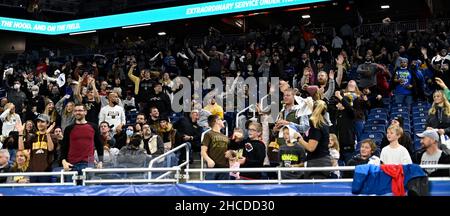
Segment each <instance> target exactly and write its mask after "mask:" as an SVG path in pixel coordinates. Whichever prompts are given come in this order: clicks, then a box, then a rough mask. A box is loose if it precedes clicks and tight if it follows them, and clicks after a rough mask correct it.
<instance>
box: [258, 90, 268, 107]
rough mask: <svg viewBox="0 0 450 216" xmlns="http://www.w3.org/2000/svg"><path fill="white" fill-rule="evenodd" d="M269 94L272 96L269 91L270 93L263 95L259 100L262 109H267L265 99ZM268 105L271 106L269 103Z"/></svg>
mask: <svg viewBox="0 0 450 216" xmlns="http://www.w3.org/2000/svg"><path fill="white" fill-rule="evenodd" d="M269 96H270V93H269V94H266V95H265V96H264V97H262V98H261V99H260V100H259V104H260V108H261V111H262V110H265V109H266V107H264V100H266V99H267V98H268V97H269ZM268 106H269V105H268Z"/></svg>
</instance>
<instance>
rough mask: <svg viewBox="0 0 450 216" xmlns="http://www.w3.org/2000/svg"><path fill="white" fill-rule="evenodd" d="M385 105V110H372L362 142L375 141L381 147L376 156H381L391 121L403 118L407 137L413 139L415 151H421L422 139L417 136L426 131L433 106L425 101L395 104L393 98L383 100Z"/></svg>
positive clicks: (357, 149)
mask: <svg viewBox="0 0 450 216" xmlns="http://www.w3.org/2000/svg"><path fill="white" fill-rule="evenodd" d="M383 104H384V107H383V108H373V109H371V110H370V112H369V115H368V116H367V121H366V124H365V126H364V134H363V135H362V137H361V139H360V140H364V139H367V138H370V139H373V140H375V142H376V143H377V145H378V147H379V148H378V151H377V152H376V154H379V153H380V152H381V148H380V145H381V141H382V139H383V137H384V136H385V134H386V129H387V127H388V126H389V124H390V122H391V120H392V119H393V118H395V117H402V118H403V131H404V133H405V135H406V136H410V137H411V140H413V143H414V148H415V150H417V149H419V148H420V139H419V138H418V137H417V136H415V134H417V133H421V132H423V131H424V130H425V129H426V119H427V117H428V110H429V109H430V108H431V104H430V103H428V102H425V101H418V102H415V103H413V104H412V105H411V106H408V105H407V104H398V103H393V100H392V99H391V98H383ZM359 146H360V143H358V145H357V148H356V151H357V152H359Z"/></svg>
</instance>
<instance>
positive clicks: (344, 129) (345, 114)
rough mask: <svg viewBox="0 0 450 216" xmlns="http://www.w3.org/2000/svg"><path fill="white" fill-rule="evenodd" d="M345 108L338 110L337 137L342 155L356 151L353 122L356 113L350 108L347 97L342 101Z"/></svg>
mask: <svg viewBox="0 0 450 216" xmlns="http://www.w3.org/2000/svg"><path fill="white" fill-rule="evenodd" d="M340 102H341V103H342V105H343V106H344V107H345V109H343V110H338V111H337V114H336V135H337V138H338V140H339V143H340V145H341V152H340V153H341V154H342V153H344V152H354V151H355V147H354V146H355V130H354V127H353V121H354V119H355V112H354V110H353V107H352V106H350V104H349V102H348V98H347V97H345V98H343V99H342V100H341V101H340Z"/></svg>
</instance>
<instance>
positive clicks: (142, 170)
mask: <svg viewBox="0 0 450 216" xmlns="http://www.w3.org/2000/svg"><path fill="white" fill-rule="evenodd" d="M421 167H422V168H423V169H449V170H450V165H442V164H438V165H421ZM354 169H355V167H354V166H343V167H298V168H297V167H296V168H291V167H271V168H268V167H261V168H238V169H231V168H208V169H185V172H186V173H192V172H200V173H203V172H205V173H213V172H214V173H217V172H219V173H220V172H242V173H246V172H251V173H255V172H276V173H277V179H270V180H264V179H258V180H204V178H203V176H201V178H200V180H189V178H187V182H188V183H216V184H217V183H218V184H293V183H295V184H304V183H337V182H352V181H353V179H352V178H341V179H282V175H281V174H282V173H283V172H313V171H353V170H354ZM180 171H181V165H180V166H174V167H164V168H107V169H94V168H86V169H83V170H82V173H83V175H82V178H81V180H82V181H83V183H82V184H83V185H89V184H124V183H125V184H133V183H140V184H142V183H179V179H180V175H177V176H175V178H173V179H163V178H164V177H165V176H159V177H158V178H156V179H88V178H87V176H88V174H90V173H146V172H176V173H180ZM68 175H70V176H72V181H71V182H65V181H64V176H68ZM11 176H61V181H60V182H59V183H5V184H0V187H22V186H74V185H76V180H77V179H78V177H79V176H78V174H77V172H75V171H69V172H65V171H61V172H29V173H0V177H11ZM429 181H448V182H450V176H449V177H429Z"/></svg>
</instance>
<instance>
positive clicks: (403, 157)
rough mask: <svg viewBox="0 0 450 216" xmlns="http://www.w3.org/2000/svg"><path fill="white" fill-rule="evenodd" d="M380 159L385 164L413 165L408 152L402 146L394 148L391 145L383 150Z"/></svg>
mask: <svg viewBox="0 0 450 216" xmlns="http://www.w3.org/2000/svg"><path fill="white" fill-rule="evenodd" d="M380 159H381V161H382V162H383V163H384V164H412V160H411V156H409V153H408V150H406V148H405V147H403V146H402V145H398V147H396V148H392V147H391V146H390V145H388V146H386V147H384V148H383V149H382V150H381V155H380Z"/></svg>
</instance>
